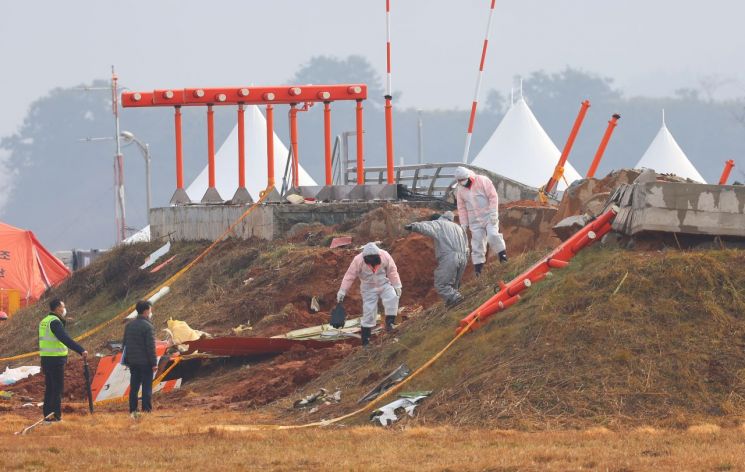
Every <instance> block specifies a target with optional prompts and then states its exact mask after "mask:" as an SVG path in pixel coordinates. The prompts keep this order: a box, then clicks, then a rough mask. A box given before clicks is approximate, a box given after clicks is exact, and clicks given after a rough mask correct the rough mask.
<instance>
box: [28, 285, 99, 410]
mask: <svg viewBox="0 0 745 472" xmlns="http://www.w3.org/2000/svg"><path fill="white" fill-rule="evenodd" d="M49 310H50V311H49V314H48V315H47V316H45V317H44V319H42V320H41V322H40V323H39V355H40V356H41V370H42V372H44V418H47V417H48V416H49V415H50V414H52V413H54V416H53V418H52V419H47V422H52V421H61V420H62V392H63V390H64V388H65V364H66V363H67V352H68V349H72V350H73V351H75V352H77V353H78V354H80V355H81V356H83V359H87V358H88V351H86V350H85V349H83V347H82V346H81V345H80V344H78V343H76V342H75V340H73V339H72V338H71V337H70V336H69V335H68V334H67V332H66V331H65V319H66V317H67V308H65V302H63V301H62V300H60V299H57V298H55V299H54V300H52V301H51V302H49Z"/></svg>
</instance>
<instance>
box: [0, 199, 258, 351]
mask: <svg viewBox="0 0 745 472" xmlns="http://www.w3.org/2000/svg"><path fill="white" fill-rule="evenodd" d="M267 196H269V187H267V188H266V189H265V190H264V191H263V192H262V193H261V198H259V200H258V201H257V202H256V203H254V204H253V205H251V206H250V207H248V209H246V211H244V212H243V214H242V215H241V216H240V217H238V219H237V220H235V221H234V222H233V224H231V225H230V227H228V229H227V230H225V232H224V233H222V235H221V236H220V237H219V238H217V239H216V240H214V241H213V242H212V244H210V245H209V246H208V247H207V248H206V249H205V250H204V251H202V252H201V253H200V254H199V255H198V256H197V257H195V258H194V259H193V260H192V261H191V262H189V263H188V264H186V266H184V267H183V268H182V269H181V270H179V271H178V272H176V273H175V274H173V275H172V276H171V277H169V278H168V280H166V281H165V282H163V283H162V284H160V285H158V286H157V287H156V288H155V289H154V290H152V291H150V292H149V293H148V294H147V295H145V296H144V297H143V298H144V299H146V300H147V299H148V298H150V297H152V296H153V295H155V294H156V293H158V291H159V290H160V289H162V288H163V287H166V286H170V285H171V284H173V282H175V281H177V280H178V279H180V278H181V276H183V275H184V274H185V273H186V272H188V271H189V270H190V269H191V268H192V267H194V266H195V265H196V264H197V263H198V262H199V261H201V260H202V259H204V258H205V256H207V254H209V253H210V252H212V250H213V249H214V248H215V246H217V244H218V243H219V242H220V241H222V240H223V239H224V238H225V237H226V236H228V235H229V234H230V233H232V232H233V229H235V227H236V226H238V224H239V223H240V222H241V221H243V220H244V219H245V218H246V217H247V216H248V215H249V214H250V213H251V212H252V211H254V209H256V207H258V206H259V205H260V204H261V203H263V202H264V200H265V199H266V197H267ZM134 309H135V306H134V305H130V306H128V307H127V308H126V309H125V310H123V311H121V312H120V313H118V314H117V315H116V316H114V317H113V318H111V319H109V320H107V321H104V322H103V323H101V324H99V325H98V326H96V327H94V328H91V329H89V330H88V331H86V332H84V333H83V334H81V335H80V336H78V337H76V338H75V341H81V340H83V339H85V338H88V337H90V336H92V335H94V334H96V333H98V332H99V331H101V330H102V329H104V328H105V327H106V326H108V325H110V324H111V323H113V322H114V321H116V320H118V319H119V318H124V317H125V316H127V315H128V314H129V313H131V312H132V310H134ZM37 354H39V351H34V352H27V353H25V354H18V355H16V356H10V357H0V362H9V361H16V360H19V359H26V358H28V357H33V356H35V355H37Z"/></svg>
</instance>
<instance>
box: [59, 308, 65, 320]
mask: <svg viewBox="0 0 745 472" xmlns="http://www.w3.org/2000/svg"><path fill="white" fill-rule="evenodd" d="M60 316H62V318H65V317H66V316H67V308H63V309H62V315H60Z"/></svg>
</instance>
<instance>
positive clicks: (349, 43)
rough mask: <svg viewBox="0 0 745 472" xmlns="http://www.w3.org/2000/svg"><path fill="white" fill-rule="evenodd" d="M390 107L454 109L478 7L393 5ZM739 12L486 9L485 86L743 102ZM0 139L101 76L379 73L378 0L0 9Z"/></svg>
mask: <svg viewBox="0 0 745 472" xmlns="http://www.w3.org/2000/svg"><path fill="white" fill-rule="evenodd" d="M391 3H392V10H393V11H392V15H393V19H392V23H393V67H394V71H393V73H394V77H393V88H394V90H395V91H400V92H402V93H403V97H402V101H401V103H400V105H403V106H416V107H422V108H437V107H453V106H459V107H463V108H465V107H467V106H468V105H469V103H470V100H471V97H472V94H473V87H474V82H475V76H476V70H477V66H478V60H479V55H480V53H481V42H482V40H483V35H484V31H485V28H486V19H487V14H488V9H489V4H490V0H449V1H446V0H392V2H391ZM743 18H745V2H743V1H741V0H740V1H738V0H711V1H709V2H701V1H694V0H620V1H616V2H604V1H598V0H497V8H496V12H495V18H494V20H495V21H494V24H493V28H492V34H491V43H490V48H489V54H488V58H487V64H486V75H485V79H484V89H482V90H488V89H489V88H498V89H500V90H502V91H504V92H507V93H509V92H508V91H509V88H510V86H511V85H512V83H513V77H514V76H515V75H518V74H528V73H530V72H531V71H534V70H536V69H546V70H548V71H556V70H559V69H561V68H563V67H564V66H566V65H571V66H574V67H581V68H583V69H585V70H589V71H592V72H598V73H601V74H603V75H606V76H610V77H613V78H615V79H616V82H617V84H618V86H619V87H621V88H623V89H624V90H625V91H626V92H627V93H628V94H631V95H652V96H659V95H669V94H672V93H673V91H674V90H675V89H677V88H680V87H691V86H696V85H697V84H698V82H699V81H700V80H701V79H702V78H706V77H710V76H717V77H719V78H722V79H726V80H728V81H729V82H727V83H726V84H725V85H723V86H722V87H720V88H719V89H718V91H717V96H719V97H725V96H743V95H745V61H743V60H742V58H743V54H744V53H743V51H745V33H743V31H742V21H743ZM0 44H1V45H2V46H0V48H1V49H0V50H1V51H2V61H3V67H2V69H1V70H2V72H1V73H0V83H2V87H0V98H1V99H2V110H3V111H2V113H0V136H4V135H7V134H9V133H11V132H13V131H14V130H15V129H16V128H17V126H18V125H20V123H21V121H22V119H23V117H24V115H25V113H26V110H27V108H28V106H29V104H30V103H31V102H32V101H33V100H34V99H36V98H38V97H39V96H41V95H43V94H45V93H46V92H47V91H48V90H50V89H51V88H53V87H56V86H72V85H76V84H80V83H83V82H90V81H91V80H92V79H94V78H105V77H107V76H108V73H109V68H110V65H111V64H116V67H117V71H118V73H119V75H120V77H121V82H122V85H125V86H127V87H129V88H132V89H145V90H147V89H153V88H156V87H157V88H166V87H174V88H175V87H183V86H217V85H238V84H250V83H253V84H256V85H259V84H270V83H277V82H281V81H285V80H287V79H288V78H289V77H290V76H291V75H292V74H293V72H294V71H295V70H296V69H297V67H298V65H299V64H301V63H303V62H305V61H307V60H308V59H309V58H310V57H311V56H313V55H319V54H327V55H336V56H346V55H349V54H362V55H364V56H366V57H367V58H369V59H370V61H371V62H372V63H373V64H374V65H375V66H376V67H377V68H378V70H379V71H380V72H381V73H382V72H384V67H385V1H384V0H263V1H255V0H243V1H226V0H210V1H196V0H163V1H161V0H136V1H125V0H120V1H116V2H114V1H106V0H87V1H82V0H66V1H58V0H44V1H41V0H39V1H12V0H0Z"/></svg>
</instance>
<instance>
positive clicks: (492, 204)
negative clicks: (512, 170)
mask: <svg viewBox="0 0 745 472" xmlns="http://www.w3.org/2000/svg"><path fill="white" fill-rule="evenodd" d="M455 179H456V180H457V181H458V194H457V197H456V200H457V203H458V217H459V219H460V225H461V226H462V227H463V229H464V230H468V229H469V228H470V229H471V260H472V261H473V268H474V270H475V271H476V275H479V274H481V269H483V268H484V263H485V262H486V247H487V244H488V245H489V248H490V249H491V250H492V252H494V253H495V254H497V255H499V262H507V248H506V246H505V244H504V237H502V234H501V233H500V232H499V197H498V196H497V190H496V189H495V188H494V184H493V183H492V181H491V179H489V178H488V177H485V176H483V175H476V174H475V173H474V172H473V171H472V170H470V169H467V168H465V167H458V168H457V169H455Z"/></svg>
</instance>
